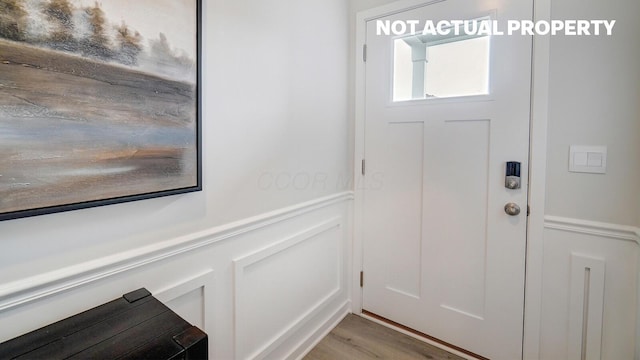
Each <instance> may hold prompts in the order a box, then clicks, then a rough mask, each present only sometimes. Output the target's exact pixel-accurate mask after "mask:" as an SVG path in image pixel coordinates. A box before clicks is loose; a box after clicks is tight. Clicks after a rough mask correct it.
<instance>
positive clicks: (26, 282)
mask: <svg viewBox="0 0 640 360" xmlns="http://www.w3.org/2000/svg"><path fill="white" fill-rule="evenodd" d="M352 199H353V192H351V191H347V192H343V193H338V194H333V195H329V196H326V197H323V198H319V199H315V200H311V201H307V202H304V203H300V204H297V205H293V206H290V207H286V208H282V209H278V210H275V211H272V212H268V213H265V214H261V215H257V216H254V217H250V218H247V219H243V220H240V221H237V222H233V223H230V224H226V225H222V226H217V227H213V228H210V229H207V230H203V231H200V232H196V233H193V234H188V235H184V236H180V237H177V238H173V239H170V240H166V241H163V242H159V243H156V244H152V245H148V246H144V247H141V248H137V249H133V250H130V251H126V252H122V253H118V254H115V255H110V256H105V257H103V258H99V259H96V260H92V261H88V262H84V263H81V264H77V265H73V266H69V267H66V268H62V269H59V270H54V271H50V272H46V273H43V274H39V275H35V276H32V277H28V278H24V279H19V280H16V281H13V282H10V283H5V284H2V285H0V311H4V310H8V309H11V308H14V307H16V306H20V305H24V304H28V303H31V302H33V301H37V300H40V299H44V298H48V297H51V296H53V295H56V294H59V293H62V292H65V291H68V290H71V289H75V288H78V287H80V286H82V285H85V284H88V283H91V282H95V281H97V280H100V279H104V278H108V277H111V276H113V275H116V274H121V273H123V272H125V271H129V270H132V269H136V268H140V267H142V266H145V265H148V264H152V263H155V262H158V261H161V260H164V259H168V258H171V257H174V256H177V255H180V254H184V253H187V252H190V251H194V250H197V249H200V248H202V247H205V246H210V245H212V244H215V243H219V242H222V241H225V240H228V239H231V238H234V237H237V236H240V235H242V234H246V233H249V232H252V231H256V230H258V229H262V228H265V227H267V226H270V225H273V224H277V223H280V222H283V221H286V220H288V219H291V218H294V217H297V216H300V215H303V214H306V213H309V212H312V211H315V210H318V209H321V208H325V207H328V206H331V205H334V204H338V203H341V202H345V201H349V200H352Z"/></svg>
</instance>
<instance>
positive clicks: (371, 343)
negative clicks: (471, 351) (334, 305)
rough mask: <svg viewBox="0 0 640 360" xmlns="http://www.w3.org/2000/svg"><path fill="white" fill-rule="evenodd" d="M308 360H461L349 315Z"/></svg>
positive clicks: (316, 348)
mask: <svg viewBox="0 0 640 360" xmlns="http://www.w3.org/2000/svg"><path fill="white" fill-rule="evenodd" d="M304 359H305V360H368V359H393V360H405V359H406V360H413V359H433V360H443V359H455V360H458V359H462V358H461V357H459V356H456V355H453V354H451V353H448V352H446V351H444V350H441V349H438V348H436V347H434V346H431V345H429V344H427V343H424V342H422V341H419V340H416V339H414V338H412V337H410V336H407V335H405V334H402V333H399V332H397V331H394V330H392V329H389V328H387V327H385V326H382V325H379V324H377V323H375V322H373V321H370V320H367V319H365V318H362V317H360V316H356V315H352V314H350V315H348V316H347V317H346V318H345V319H344V320H342V322H340V324H339V325H338V326H337V327H336V328H335V329H333V330H332V331H331V333H329V335H327V336H326V337H325V338H324V339H323V340H322V341H321V342H320V343H319V344H318V345H317V346H316V347H315V348H314V349H313V350H311V352H310V353H309V354H308V355H307V356H306V357H305V358H304Z"/></svg>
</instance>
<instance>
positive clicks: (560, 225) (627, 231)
mask: <svg viewBox="0 0 640 360" xmlns="http://www.w3.org/2000/svg"><path fill="white" fill-rule="evenodd" d="M544 227H545V228H547V229H555V230H562V231H569V232H573V233H578V234H586V235H594V236H599V237H604V238H608V239H613V240H623V241H631V242H635V243H637V244H638V245H640V228H637V227H633V226H626V225H618V224H610V223H603V222H597V221H591V220H582V219H572V218H565V217H560V216H551V215H546V216H545V217H544Z"/></svg>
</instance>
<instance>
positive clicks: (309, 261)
mask: <svg viewBox="0 0 640 360" xmlns="http://www.w3.org/2000/svg"><path fill="white" fill-rule="evenodd" d="M352 198H353V195H352V193H351V192H346V193H341V194H335V195H331V196H328V197H325V198H320V199H317V200H314V201H310V202H306V203H301V204H298V205H296V206H292V207H288V208H284V209H280V210H278V211H274V212H270V213H267V214H263V215H260V216H257V217H254V218H249V219H245V220H243V221H240V222H237V223H233V224H229V225H226V226H223V227H220V228H212V229H209V230H206V231H203V232H199V233H195V234H187V235H185V236H183V237H180V238H178V239H158V243H157V244H155V245H153V246H151V247H146V248H139V249H132V250H130V251H128V252H126V253H122V254H116V255H114V256H109V257H105V258H101V259H98V260H96V261H91V262H88V263H82V264H75V265H72V266H70V267H69V268H64V269H58V270H56V271H54V272H51V273H44V274H40V275H38V276H36V277H33V278H26V279H16V281H13V282H11V283H5V284H0V342H1V341H4V340H8V339H10V338H13V337H16V336H18V335H21V334H23V333H25V332H28V331H31V330H34V329H37V328H40V327H42V326H45V325H47V324H50V323H52V322H55V321H58V320H61V319H63V318H66V317H68V316H71V315H74V314H76V313H78V312H81V311H84V310H87V309H90V308H92V307H94V306H97V305H100V304H102V303H104V302H106V301H109V300H112V299H114V298H117V297H119V296H121V295H122V294H124V293H127V292H129V291H132V290H135V289H138V288H140V287H145V288H147V289H148V290H149V291H151V292H152V293H153V294H154V296H156V297H157V298H158V299H159V300H161V301H163V302H164V303H165V304H167V306H169V307H170V308H171V309H172V310H174V311H176V312H177V313H178V314H180V315H181V316H183V317H184V318H185V319H186V320H188V321H189V322H191V323H193V324H194V325H197V326H199V327H201V328H202V329H203V330H205V331H206V332H207V334H208V335H209V352H210V358H211V359H234V358H243V359H247V358H264V357H267V356H268V357H276V358H279V359H280V358H282V359H285V358H298V357H300V356H301V355H302V354H304V353H305V352H306V351H307V350H308V349H309V348H310V347H311V346H312V345H313V344H314V343H315V342H316V341H319V340H320V338H321V336H322V335H323V334H325V333H326V332H327V331H328V330H329V329H330V326H331V325H333V324H335V323H336V322H337V321H339V320H340V319H341V318H342V317H344V316H345V315H346V314H347V313H348V312H349V310H350V302H349V293H350V284H349V281H348V280H349V279H350V276H351V274H350V271H351V267H347V265H348V261H349V260H348V259H349V256H350V248H351V242H350V238H349V234H350V230H349V229H350V208H351V204H350V203H351V200H352Z"/></svg>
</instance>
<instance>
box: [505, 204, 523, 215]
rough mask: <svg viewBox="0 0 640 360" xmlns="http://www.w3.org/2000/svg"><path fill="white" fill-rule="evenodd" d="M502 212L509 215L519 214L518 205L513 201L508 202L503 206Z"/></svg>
mask: <svg viewBox="0 0 640 360" xmlns="http://www.w3.org/2000/svg"><path fill="white" fill-rule="evenodd" d="M504 212H506V213H507V215H509V216H518V215H520V206H518V204H514V203H508V204H507V205H505V206H504Z"/></svg>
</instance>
